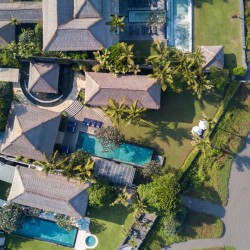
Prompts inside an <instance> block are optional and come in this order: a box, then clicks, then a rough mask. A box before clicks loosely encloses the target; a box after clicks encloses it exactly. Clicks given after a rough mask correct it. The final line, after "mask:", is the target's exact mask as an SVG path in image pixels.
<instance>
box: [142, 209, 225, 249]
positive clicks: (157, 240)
mask: <svg viewBox="0 0 250 250" xmlns="http://www.w3.org/2000/svg"><path fill="white" fill-rule="evenodd" d="M163 231H164V228H163V226H162V224H161V220H158V222H157V223H156V225H155V227H153V229H152V230H151V231H150V233H149V236H148V237H147V239H146V241H145V243H144V244H143V247H142V250H155V249H161V248H162V247H164V246H166V245H169V244H171V243H173V242H181V241H186V240H189V239H206V238H220V237H221V235H222V233H223V223H222V221H221V220H220V219H218V218H216V217H214V216H211V215H207V214H203V213H196V212H192V211H188V213H187V217H186V219H185V221H184V223H183V228H182V230H181V231H180V233H179V234H178V235H175V236H172V235H164V234H163V233H162V232H163Z"/></svg>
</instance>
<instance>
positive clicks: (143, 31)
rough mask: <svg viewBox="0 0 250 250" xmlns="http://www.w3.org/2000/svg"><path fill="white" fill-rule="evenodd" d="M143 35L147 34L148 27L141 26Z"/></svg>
mask: <svg viewBox="0 0 250 250" xmlns="http://www.w3.org/2000/svg"><path fill="white" fill-rule="evenodd" d="M141 33H142V34H143V35H145V34H146V26H145V25H142V26H141Z"/></svg>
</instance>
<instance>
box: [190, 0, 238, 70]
mask: <svg viewBox="0 0 250 250" xmlns="http://www.w3.org/2000/svg"><path fill="white" fill-rule="evenodd" d="M194 6H195V7H194V45H195V48H197V46H199V45H224V52H225V66H226V67H228V68H232V67H235V66H237V65H238V66H241V65H242V57H241V56H242V51H241V47H242V46H241V26H240V22H241V20H240V19H239V18H231V16H233V15H239V14H240V1H238V0H227V1H221V0H194Z"/></svg>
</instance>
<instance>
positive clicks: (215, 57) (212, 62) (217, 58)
mask: <svg viewBox="0 0 250 250" xmlns="http://www.w3.org/2000/svg"><path fill="white" fill-rule="evenodd" d="M200 49H201V53H202V54H203V56H204V57H205V63H204V64H203V65H202V67H203V68H204V69H205V68H206V69H208V68H210V67H217V68H221V69H222V68H224V47H223V46H222V45H219V46H200Z"/></svg>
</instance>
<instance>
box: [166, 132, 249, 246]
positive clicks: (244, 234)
mask: <svg viewBox="0 0 250 250" xmlns="http://www.w3.org/2000/svg"><path fill="white" fill-rule="evenodd" d="M184 203H185V204H187V205H188V206H189V207H190V208H191V209H193V210H195V211H201V212H206V213H209V214H210V213H211V214H213V215H216V216H217V217H219V218H221V219H222V221H223V223H224V225H225V231H224V234H223V236H222V238H220V239H205V240H202V239H201V240H189V241H186V242H182V243H175V244H173V245H170V246H167V247H165V248H164V249H165V250H192V249H197V248H198V249H200V248H209V247H220V246H234V247H235V248H236V249H237V250H249V249H250V134H249V135H248V137H247V140H246V146H245V148H244V150H243V151H241V152H240V153H239V154H238V155H237V156H236V158H235V160H234V162H233V164H232V169H231V173H230V179H229V199H228V205H227V206H226V207H225V210H223V208H222V207H220V206H217V205H215V204H211V203H209V202H206V201H201V200H198V199H193V198H190V197H184ZM223 213H225V215H224V214H223Z"/></svg>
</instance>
